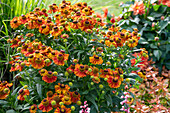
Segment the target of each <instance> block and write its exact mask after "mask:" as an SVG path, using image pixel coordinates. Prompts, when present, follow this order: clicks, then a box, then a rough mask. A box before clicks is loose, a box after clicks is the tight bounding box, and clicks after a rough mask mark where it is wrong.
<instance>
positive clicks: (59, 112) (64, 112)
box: [54, 105, 71, 113]
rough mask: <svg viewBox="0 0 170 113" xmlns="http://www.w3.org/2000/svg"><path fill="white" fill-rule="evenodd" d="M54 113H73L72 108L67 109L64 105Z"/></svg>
mask: <svg viewBox="0 0 170 113" xmlns="http://www.w3.org/2000/svg"><path fill="white" fill-rule="evenodd" d="M54 113H71V109H70V108H66V107H65V106H64V105H61V108H59V107H58V108H57V109H56V110H55V111H54Z"/></svg>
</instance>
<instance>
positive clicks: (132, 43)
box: [126, 38, 138, 48]
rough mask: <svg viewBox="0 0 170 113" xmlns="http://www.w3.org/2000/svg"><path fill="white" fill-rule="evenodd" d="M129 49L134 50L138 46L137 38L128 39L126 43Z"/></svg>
mask: <svg viewBox="0 0 170 113" xmlns="http://www.w3.org/2000/svg"><path fill="white" fill-rule="evenodd" d="M126 44H127V45H128V46H129V47H131V48H134V47H136V46H137V45H138V40H137V39H136V38H132V39H128V42H127V43H126Z"/></svg>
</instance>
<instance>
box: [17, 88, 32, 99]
mask: <svg viewBox="0 0 170 113" xmlns="http://www.w3.org/2000/svg"><path fill="white" fill-rule="evenodd" d="M29 94H30V92H29V90H28V89H21V90H20V91H19V96H18V97H17V99H18V100H25V98H24V96H25V95H26V96H28V95H29Z"/></svg>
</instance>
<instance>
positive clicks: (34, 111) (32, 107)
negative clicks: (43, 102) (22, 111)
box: [29, 104, 37, 113]
mask: <svg viewBox="0 0 170 113" xmlns="http://www.w3.org/2000/svg"><path fill="white" fill-rule="evenodd" d="M29 111H30V113H36V112H37V105H36V104H33V105H32V106H31V107H30V108H29Z"/></svg>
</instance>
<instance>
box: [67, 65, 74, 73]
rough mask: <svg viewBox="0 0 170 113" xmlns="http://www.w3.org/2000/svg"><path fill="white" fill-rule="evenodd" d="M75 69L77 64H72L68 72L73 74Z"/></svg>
mask: <svg viewBox="0 0 170 113" xmlns="http://www.w3.org/2000/svg"><path fill="white" fill-rule="evenodd" d="M74 69H75V64H71V65H70V67H68V68H67V69H66V70H67V72H69V73H72V72H74Z"/></svg>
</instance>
